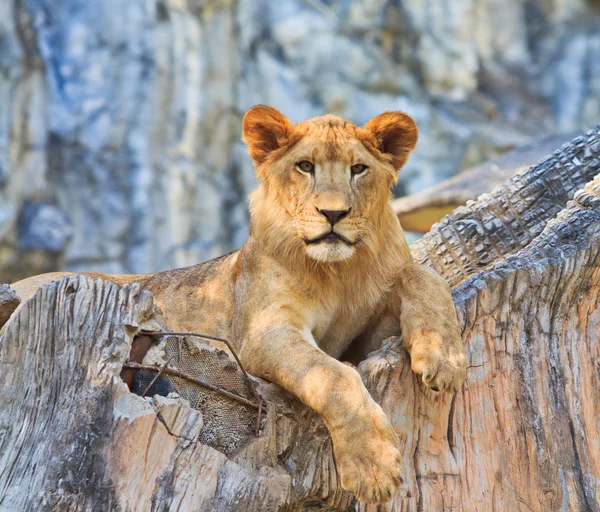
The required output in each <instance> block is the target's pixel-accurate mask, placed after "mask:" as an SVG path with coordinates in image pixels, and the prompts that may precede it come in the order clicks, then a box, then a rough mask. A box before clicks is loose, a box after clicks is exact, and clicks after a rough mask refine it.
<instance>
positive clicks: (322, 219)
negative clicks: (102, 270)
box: [13, 106, 465, 502]
mask: <svg viewBox="0 0 600 512" xmlns="http://www.w3.org/2000/svg"><path fill="white" fill-rule="evenodd" d="M243 138H244V141H245V142H246V143H247V144H248V149H249V153H250V155H251V157H252V158H253V160H254V163H255V168H256V174H257V176H258V178H259V182H260V183H259V186H258V188H257V189H256V190H255V191H254V192H253V193H252V195H251V199H250V211H251V228H250V235H249V238H248V241H247V243H246V244H245V245H244V247H243V248H242V249H241V250H239V251H236V252H234V253H232V254H229V255H227V256H224V257H221V258H218V259H216V260H212V261H209V262H207V263H205V264H202V265H197V266H194V267H189V268H185V269H178V270H172V271H167V272H161V273H158V274H147V275H98V274H88V275H91V276H94V277H96V276H99V277H102V278H104V279H108V280H111V281H113V282H115V283H117V284H119V285H122V284H125V283H133V282H139V283H141V284H142V286H144V287H145V288H147V289H149V290H150V291H151V292H152V293H153V294H154V297H155V300H156V302H157V304H158V305H159V306H160V307H161V308H162V309H163V311H164V313H165V317H166V320H167V322H168V323H169V325H170V327H171V328H173V329H175V330H191V331H201V332H205V333H208V334H214V335H219V336H225V337H228V338H230V339H232V340H233V342H234V344H235V345H236V346H237V348H238V349H239V353H240V357H241V359H242V362H243V363H244V364H245V365H246V367H247V368H248V369H249V370H250V371H251V372H252V373H253V374H255V375H258V376H260V377H264V378H266V379H269V380H271V381H273V382H276V383H277V384H279V385H281V386H282V387H284V388H285V389H287V390H288V391H290V392H291V393H293V394H295V395H296V396H297V397H298V398H299V399H300V400H302V401H303V402H304V403H306V404H307V405H308V406H310V407H311V408H313V409H314V410H315V411H317V412H318V413H320V414H321V415H322V416H323V419H324V421H325V423H326V425H327V427H328V429H329V431H330V433H331V437H332V439H333V446H334V453H335V458H336V463H337V467H338V472H339V475H340V477H341V483H342V486H343V487H344V488H345V489H347V490H349V491H351V492H353V493H354V494H356V496H357V497H358V498H359V499H360V500H361V501H364V502H384V501H387V500H389V499H390V498H391V497H392V496H393V494H394V493H395V492H396V491H397V489H398V487H399V485H400V454H399V453H398V450H397V438H396V435H395V433H394V431H393V430H392V428H391V426H390V424H389V422H388V420H387V418H386V416H385V414H384V413H383V411H382V409H381V408H380V407H379V405H377V404H376V403H375V402H374V401H373V400H372V399H371V397H370V395H369V393H368V392H367V390H366V389H365V387H364V386H363V384H362V382H361V380H360V377H359V375H358V373H357V372H356V371H355V370H354V369H353V368H351V367H350V366H348V365H346V364H343V363H341V362H340V361H338V358H340V357H341V356H342V355H343V354H345V355H346V358H349V359H352V360H354V361H357V360H360V359H361V358H363V357H364V356H365V355H366V354H367V353H368V352H369V351H371V350H374V349H376V348H378V347H379V346H380V344H381V341H382V340H384V339H385V338H387V337H389V336H392V335H400V334H401V335H402V340H403V344H404V346H405V347H406V349H407V350H408V351H409V353H410V356H411V363H412V368H413V370H414V371H415V372H417V373H419V374H421V375H422V379H423V381H424V383H425V384H426V385H428V386H430V387H433V388H435V389H443V390H448V391H454V390H456V389H458V388H459V386H460V385H461V384H462V382H463V380H464V378H465V356H464V349H463V346H462V342H461V338H460V333H459V329H458V325H457V322H456V313H455V311H454V306H453V303H452V299H451V296H450V290H449V287H448V285H447V284H446V283H445V281H444V280H443V279H441V278H440V277H438V276H437V275H436V274H435V273H434V272H433V271H431V270H429V269H427V268H424V267H420V266H417V265H414V264H413V262H412V259H411V256H410V252H409V250H408V246H407V243H406V240H405V238H404V234H403V232H402V228H401V227H400V224H399V222H398V219H397V218H396V216H395V215H394V213H393V211H392V209H391V207H390V198H391V195H390V186H391V185H392V184H393V183H394V182H395V180H396V177H397V172H398V170H399V168H400V167H401V166H402V165H403V164H404V163H405V162H406V159H407V158H408V155H409V153H410V151H411V150H412V149H413V148H414V146H415V144H416V140H417V128H416V126H415V124H414V122H413V120H412V119H411V118H410V116H408V115H406V114H404V113H401V112H387V113H384V114H381V115H379V116H377V117H375V118H374V119H372V120H371V121H369V122H368V123H367V124H366V125H365V126H364V127H363V128H360V127H358V126H356V125H354V124H352V123H350V122H348V121H345V120H343V119H340V118H338V117H335V116H332V115H326V116H322V117H317V118H315V119H310V120H308V121H304V122H302V123H300V124H297V125H293V124H292V123H291V122H290V121H289V120H288V119H287V118H286V117H284V116H283V115H282V114H281V113H280V112H279V111H277V110H275V109H273V108H270V107H266V106H257V107H254V108H252V109H251V110H249V111H248V113H247V114H246V116H245V117H244V122H243ZM364 166H366V168H365V167H364ZM354 171H356V172H354ZM328 235H329V236H328ZM60 275H61V274H60V273H55V274H46V275H44V276H37V277H34V278H30V279H26V280H24V281H20V282H19V283H16V284H15V285H13V287H14V288H15V290H16V291H17V293H18V294H19V295H20V296H21V297H22V298H27V297H29V296H31V295H32V294H33V293H34V292H35V289H37V287H39V286H40V285H41V284H43V283H45V282H48V281H50V280H52V279H56V278H57V277H59V276H60Z"/></svg>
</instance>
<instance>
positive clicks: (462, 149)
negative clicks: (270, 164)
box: [0, 0, 600, 280]
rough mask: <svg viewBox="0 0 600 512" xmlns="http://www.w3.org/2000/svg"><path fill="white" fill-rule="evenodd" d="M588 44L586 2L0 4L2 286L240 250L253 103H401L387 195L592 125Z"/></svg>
mask: <svg viewBox="0 0 600 512" xmlns="http://www.w3.org/2000/svg"><path fill="white" fill-rule="evenodd" d="M599 52H600V13H599V11H598V8H597V5H596V3H594V2H591V1H587V0H551V1H550V3H548V1H547V0H506V1H503V2H490V1H487V0H455V1H453V2H447V1H443V0H403V1H402V2H399V1H397V0H327V1H324V0H278V1H277V2H275V3H273V2H271V1H267V0H235V1H234V0H211V1H206V2H205V1H199V0H189V1H187V2H183V1H180V0H150V1H149V2H131V1H128V0H104V1H102V2H82V1H81V0H60V1H56V0H27V1H25V2H17V1H16V0H7V1H5V2H0V280H9V279H13V278H16V277H22V276H23V275H30V274H35V273H37V272H40V271H45V270H48V269H49V268H54V267H56V266H58V267H61V268H65V269H70V270H90V269H95V270H99V271H106V272H149V271H155V270H161V269H165V268H170V267H175V266H182V265H189V264H193V263H196V262H199V261H202V260H205V259H207V258H210V257H213V256H216V255H218V254H222V253H224V252H226V251H229V250H232V249H235V248H237V247H239V246H240V245H241V244H242V243H243V242H244V239H245V236H246V233H247V227H248V214H247V211H246V196H247V194H248V192H249V191H250V190H251V189H252V188H253V187H254V185H255V179H254V176H253V172H252V166H251V163H250V161H249V159H248V157H247V156H246V155H245V153H244V150H243V146H242V145H241V143H240V127H241V117H242V115H243V112H244V110H245V109H247V108H248V107H250V106H252V105H253V104H256V103H267V104H271V105H274V106H275V107H277V108H280V109H281V110H282V111H283V112H284V113H286V114H287V115H289V117H290V118H291V119H292V120H293V121H300V120H303V119H305V118H308V117H312V116H315V115H319V114H322V113H325V112H333V113H336V114H339V115H342V116H345V117H348V118H350V119H352V120H354V121H356V122H358V123H363V122H365V121H366V120H368V119H369V118H370V117H372V116H374V115H376V114H378V113H380V112H382V111H385V110H390V109H402V110H406V111H408V112H409V113H410V114H412V115H413V116H414V117H415V118H416V119H417V122H418V124H419V127H420V133H421V138H420V141H419V145H418V147H417V150H416V151H415V152H414V154H413V156H412V157H411V158H410V160H409V162H408V164H407V166H406V168H405V169H404V170H403V172H402V174H401V177H400V184H399V186H398V189H397V191H398V192H399V193H402V192H410V193H413V192H416V191H418V190H421V189H423V188H425V187H427V186H431V185H434V184H436V183H438V182H440V181H442V180H444V179H446V178H448V177H450V176H452V175H454V174H456V173H457V172H458V171H459V170H462V169H465V168H469V167H472V166H473V165H476V164H478V163H480V162H481V161H484V160H487V159H489V158H493V157H495V156H497V155H499V154H501V153H503V152H505V151H507V150H509V149H511V148H514V147H516V146H519V145H522V144H525V143H527V142H529V141H530V140H532V138H534V137H535V136H540V135H544V134H552V133H557V132H564V131H565V130H575V131H577V130H580V129H582V128H586V127H590V126H593V125H595V124H597V123H598V121H599V120H600V59H598V54H599ZM29 203H35V204H47V205H53V206H54V207H56V208H57V209H58V210H60V211H62V212H64V214H66V215H67V216H68V218H69V220H70V222H71V224H72V228H71V229H72V236H71V237H70V238H68V237H66V236H65V235H62V236H58V235H57V233H58V231H61V230H60V229H59V230H58V231H55V230H54V228H49V227H48V226H49V225H48V224H46V227H45V228H44V227H43V226H40V227H39V228H38V227H37V226H34V224H36V223H37V222H38V221H37V220H36V221H35V222H33V224H32V223H31V222H30V227H29V228H28V229H29V230H34V231H35V230H37V231H35V232H36V233H38V235H39V236H38V235H35V236H33V235H31V234H26V236H24V235H23V233H22V232H21V226H22V223H21V222H20V221H19V219H20V217H19V215H21V216H22V215H23V213H19V212H24V205H25V204H29ZM39 218H40V219H42V218H46V217H39ZM56 220H57V221H58V217H56ZM58 224H61V222H58ZM50 225H54V224H52V222H51V223H50ZM64 225H65V226H66V224H64ZM42 228H43V229H42ZM44 229H45V231H44V233H48V235H46V234H43V233H42V231H43V230H44ZM65 229H66V228H65ZM31 232H32V233H33V231H31ZM62 232H63V233H66V231H64V230H63V231H62ZM46 236H48V237H49V239H48V240H42V239H44V238H46ZM32 247H35V248H32Z"/></svg>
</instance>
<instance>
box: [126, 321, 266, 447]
mask: <svg viewBox="0 0 600 512" xmlns="http://www.w3.org/2000/svg"><path fill="white" fill-rule="evenodd" d="M147 334H149V335H151V336H152V337H154V338H155V339H156V341H157V343H158V346H159V347H160V350H162V351H164V353H163V355H162V359H163V360H164V362H165V363H166V365H165V364H164V363H163V364H159V365H153V366H149V365H146V364H144V365H139V364H135V363H130V364H128V365H126V366H128V367H129V368H133V369H136V370H137V371H136V376H135V377H134V381H133V383H132V387H131V389H132V391H133V392H135V393H138V394H140V395H141V394H145V395H150V396H152V395H155V394H159V395H163V396H166V395H168V394H169V393H172V392H175V393H177V394H178V395H180V396H181V397H183V398H185V399H186V400H188V401H189V402H190V405H191V406H192V407H193V408H195V409H198V410H199V411H201V412H202V416H203V419H204V426H203V428H202V430H201V432H200V436H199V438H198V440H199V441H200V442H202V443H204V444H207V445H209V446H212V447H214V448H217V449H218V450H220V451H222V452H224V453H226V454H231V453H233V452H235V451H236V450H237V449H238V448H239V447H240V446H242V445H243V444H244V443H245V442H247V441H248V439H249V438H250V437H252V436H253V435H254V434H255V429H256V428H257V427H256V425H257V414H258V420H259V421H260V413H261V409H262V399H261V398H260V397H259V396H258V395H257V393H256V390H255V389H254V387H253V384H252V382H251V381H250V379H249V378H248V376H247V375H246V373H245V371H244V369H243V367H242V366H241V363H240V364H238V363H237V362H236V361H234V360H233V359H232V358H231V356H230V355H229V354H227V353H226V352H225V351H223V350H219V349H217V348H214V347H211V346H209V345H207V344H205V343H200V342H199V341H198V337H197V336H201V335H197V336H196V335H195V334H194V335H191V334H186V335H183V334H164V336H160V337H157V336H156V333H147ZM145 362H146V360H144V363H145ZM202 383H205V384H206V385H208V386H211V387H212V388H213V389H209V388H208V387H207V386H206V385H201V384H202ZM237 397H239V399H236V398H237Z"/></svg>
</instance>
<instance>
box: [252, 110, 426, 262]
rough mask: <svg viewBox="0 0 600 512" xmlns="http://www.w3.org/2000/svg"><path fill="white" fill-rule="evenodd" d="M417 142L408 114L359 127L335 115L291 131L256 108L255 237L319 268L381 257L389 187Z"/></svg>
mask: <svg viewBox="0 0 600 512" xmlns="http://www.w3.org/2000/svg"><path fill="white" fill-rule="evenodd" d="M417 135H418V132H417V127H416V125H415V122H414V121H413V119H412V118H411V117H410V116H409V115H407V114H405V113H403V112H385V113H383V114H381V115H379V116H377V117H375V118H373V119H371V120H370V121H369V122H368V123H367V124H366V125H365V126H363V127H362V128H361V127H358V126H356V125H355V124H353V123H351V122H349V121H346V120H344V119H341V118H339V117H336V116H333V115H325V116H321V117H316V118H314V119H309V120H308V121H304V122H302V123H299V124H296V125H293V124H292V123H291V122H290V120H289V119H288V118H287V117H285V116H284V115H283V114H281V112H279V111H278V110H276V109H274V108H271V107H267V106H263V105H259V106H256V107H253V108H251V109H250V110H249V111H248V112H247V113H246V115H245V117H244V121H243V140H244V142H246V143H247V144H248V151H249V153H250V156H251V157H252V159H253V161H254V164H255V168H256V174H257V176H258V178H259V180H260V186H259V187H258V189H257V190H256V191H255V192H254V193H253V194H252V196H251V214H252V230H253V235H254V236H255V237H257V238H258V239H259V240H261V241H262V242H263V243H266V244H269V245H270V246H272V247H273V248H274V249H275V250H277V251H280V252H288V253H289V252H292V251H293V252H294V253H303V254H305V255H307V256H308V257H309V258H310V259H312V260H313V261H318V262H327V263H334V262H340V261H346V260H349V259H350V258H352V257H353V255H354V254H355V253H357V251H360V250H361V248H362V247H364V248H366V249H367V250H368V249H371V250H376V249H377V248H376V244H375V241H376V240H377V238H378V237H379V238H381V230H382V222H383V221H384V218H385V217H386V215H387V216H389V214H390V212H391V210H390V208H389V200H390V197H391V194H390V187H391V186H392V185H393V184H394V183H395V181H396V179H397V175H398V171H399V169H400V168H401V167H402V166H403V165H404V163H405V162H406V160H407V158H408V154H409V153H410V151H411V150H412V149H413V148H414V147H415V144H416V142H417ZM388 221H389V219H388ZM396 222H397V221H396ZM378 232H379V235H378Z"/></svg>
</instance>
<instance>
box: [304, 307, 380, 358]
mask: <svg viewBox="0 0 600 512" xmlns="http://www.w3.org/2000/svg"><path fill="white" fill-rule="evenodd" d="M344 298H345V297H342V298H341V300H338V301H333V300H330V301H328V302H324V301H317V303H316V304H314V307H313V308H311V312H310V315H309V318H310V319H311V322H310V323H311V325H310V329H311V332H312V334H313V337H314V339H315V341H316V342H317V344H318V345H319V347H320V348H321V349H322V350H323V351H324V352H326V353H327V354H329V355H330V356H332V357H336V358H338V357H340V356H341V355H342V353H343V352H344V351H345V350H346V349H347V348H348V346H349V345H350V343H352V341H353V340H354V339H356V338H357V337H358V336H359V335H360V334H361V333H363V332H364V330H365V328H366V327H367V325H368V324H369V322H370V320H371V319H372V318H373V316H374V315H376V314H377V311H378V310H379V304H380V303H381V297H373V298H372V300H370V301H368V302H365V301H362V302H360V303H359V302H358V301H352V300H343V299H344Z"/></svg>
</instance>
